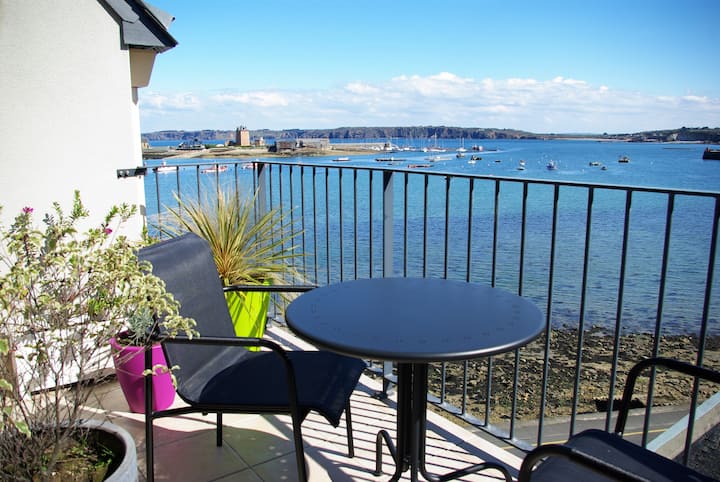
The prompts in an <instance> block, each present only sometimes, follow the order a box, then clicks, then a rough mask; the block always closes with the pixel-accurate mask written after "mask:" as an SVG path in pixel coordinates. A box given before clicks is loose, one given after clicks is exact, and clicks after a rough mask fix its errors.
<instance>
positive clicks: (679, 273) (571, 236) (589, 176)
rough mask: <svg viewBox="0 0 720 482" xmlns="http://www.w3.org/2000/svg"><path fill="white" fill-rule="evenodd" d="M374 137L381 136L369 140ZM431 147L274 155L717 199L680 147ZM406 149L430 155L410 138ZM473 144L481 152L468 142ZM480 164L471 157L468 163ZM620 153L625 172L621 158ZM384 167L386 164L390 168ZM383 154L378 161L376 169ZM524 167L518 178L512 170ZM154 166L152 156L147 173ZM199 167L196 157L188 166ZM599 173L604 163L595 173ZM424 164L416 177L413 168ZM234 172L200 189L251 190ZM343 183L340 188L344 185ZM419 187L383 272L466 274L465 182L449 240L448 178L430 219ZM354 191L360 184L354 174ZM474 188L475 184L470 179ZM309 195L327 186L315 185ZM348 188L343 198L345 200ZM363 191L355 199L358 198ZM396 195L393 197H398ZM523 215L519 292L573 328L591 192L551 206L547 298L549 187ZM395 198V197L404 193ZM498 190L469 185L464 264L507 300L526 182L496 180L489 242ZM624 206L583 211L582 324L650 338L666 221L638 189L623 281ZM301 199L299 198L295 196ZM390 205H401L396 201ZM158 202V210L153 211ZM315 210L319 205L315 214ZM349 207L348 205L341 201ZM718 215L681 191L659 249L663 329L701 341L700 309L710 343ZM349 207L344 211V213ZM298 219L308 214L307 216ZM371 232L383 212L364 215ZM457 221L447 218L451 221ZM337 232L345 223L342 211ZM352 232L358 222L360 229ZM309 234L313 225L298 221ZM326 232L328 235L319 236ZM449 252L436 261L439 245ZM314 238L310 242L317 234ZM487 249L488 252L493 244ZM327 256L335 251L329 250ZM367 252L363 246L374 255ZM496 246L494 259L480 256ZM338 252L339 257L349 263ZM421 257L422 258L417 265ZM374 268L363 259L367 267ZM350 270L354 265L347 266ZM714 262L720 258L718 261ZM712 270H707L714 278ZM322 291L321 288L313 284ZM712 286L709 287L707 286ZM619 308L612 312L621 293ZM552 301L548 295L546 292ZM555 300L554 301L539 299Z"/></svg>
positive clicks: (703, 172)
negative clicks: (401, 246) (344, 157)
mask: <svg viewBox="0 0 720 482" xmlns="http://www.w3.org/2000/svg"><path fill="white" fill-rule="evenodd" d="M368 141H373V142H383V141H385V140H368ZM390 142H391V143H392V144H395V145H397V146H399V147H401V148H402V147H406V146H410V145H411V144H410V142H411V141H406V140H403V139H392V140H390ZM438 144H439V145H440V146H441V147H443V148H445V149H447V152H441V153H440V152H422V151H419V150H418V151H402V150H401V151H398V152H383V151H378V152H372V153H368V154H366V155H360V156H350V158H351V160H350V161H349V162H343V163H342V164H339V163H333V162H332V160H333V158H334V157H335V156H324V157H294V158H288V159H284V161H287V162H290V163H298V164H302V165H305V166H313V165H331V166H332V167H344V166H351V165H352V166H368V167H385V168H388V169H404V168H407V166H408V165H410V164H429V165H430V167H429V168H427V172H443V173H449V174H459V175H469V174H474V175H481V176H489V177H495V178H508V179H518V180H521V179H523V180H550V181H562V182H566V181H567V182H579V183H592V184H597V185H608V186H617V185H620V186H634V187H652V188H666V189H678V190H687V191H694V190H698V191H713V192H717V191H718V190H720V162H718V161H704V160H702V151H703V150H704V149H705V147H706V146H705V145H702V144H681V143H627V142H604V141H603V142H598V141H591V140H588V141H585V140H582V141H581V140H521V141H520V140H476V141H475V140H468V139H465V140H454V141H450V140H438ZM474 144H476V145H478V146H482V150H481V151H480V150H477V151H473V150H472V146H473V145H474ZM461 145H463V146H464V147H465V148H466V149H467V152H465V155H464V157H456V155H455V154H456V149H457V148H458V147H460V146H461ZM414 147H417V148H421V147H427V143H425V145H424V146H423V145H421V144H418V143H415V145H414ZM478 149H479V147H478ZM436 155H440V156H444V160H440V161H434V162H433V161H429V160H428V157H430V156H436ZM473 155H474V156H478V157H481V159H479V160H477V161H475V162H472V163H471V162H468V161H470V158H471V156H473ZM623 156H625V157H627V158H628V159H629V162H627V163H621V162H618V160H619V159H620V158H622V157H623ZM389 158H391V159H389ZM378 159H381V161H378ZM521 160H522V161H523V163H522V166H523V167H524V169H522V170H521V169H519V167H520V166H521ZM247 161H249V160H248V159H241V160H235V159H212V160H203V161H202V162H220V163H223V162H227V163H232V162H247ZM550 161H553V162H554V163H555V165H556V166H557V169H555V170H549V169H548V168H547V164H548V163H549V162H550ZM159 162H160V161H148V164H149V165H157V164H159ZM186 162H187V163H197V162H198V160H195V159H192V160H187V161H186ZM603 166H605V168H604V169H603ZM422 170H423V169H417V170H413V172H422ZM180 172H181V175H180V176H179V179H178V178H177V176H174V175H170V176H168V175H160V176H158V178H157V182H158V183H159V185H160V192H161V201H160V204H161V205H168V204H172V194H171V193H172V192H173V191H177V184H178V182H179V183H180V186H181V191H182V192H183V193H185V192H186V191H188V190H190V191H193V189H194V190H195V192H196V190H197V188H196V187H195V186H196V184H197V171H196V169H194V168H193V169H182V170H181V171H180ZM334 172H335V171H333V174H331V177H332V179H331V182H329V183H328V186H329V192H328V198H329V201H328V205H330V206H333V205H335V204H336V200H337V196H338V193H337V192H336V191H337V186H338V183H337V182H336V181H337V179H336V174H335V173H334ZM238 173H239V174H238V176H237V177H236V176H235V174H234V172H233V170H232V169H229V170H228V171H227V172H225V173H220V174H218V175H215V174H212V175H207V174H204V175H202V176H201V177H203V176H204V179H203V182H204V183H206V184H209V185H210V189H212V188H213V187H212V186H213V182H215V181H216V180H218V181H219V182H220V183H221V184H223V183H227V184H241V185H243V186H244V187H246V188H248V187H251V186H252V184H251V180H252V170H244V171H243V170H239V171H238ZM351 177H352V176H351V175H350V174H348V175H346V176H345V178H344V182H346V181H347V180H348V179H350V178H351ZM421 179H422V178H420V179H416V180H413V181H411V182H410V184H409V185H408V199H409V201H408V202H409V205H411V206H414V207H413V208H412V209H410V210H408V212H407V226H405V225H404V222H405V221H404V213H403V212H402V208H401V207H400V206H396V213H395V216H394V217H395V227H394V231H395V233H396V234H395V238H396V239H398V240H399V239H402V233H403V232H404V230H405V229H407V232H408V239H407V252H406V253H405V252H404V253H403V254H404V255H405V256H402V255H400V256H395V257H394V260H393V261H394V266H393V269H392V271H393V273H392V275H402V274H406V275H408V276H432V277H442V276H447V277H449V278H454V279H464V278H465V277H466V276H467V275H468V273H467V266H468V265H469V263H468V254H467V252H466V251H467V250H466V248H465V246H467V238H468V234H467V232H466V231H467V230H466V229H465V228H463V229H458V230H455V229H453V226H454V225H457V226H465V225H466V223H465V218H467V213H468V205H467V202H466V201H465V199H466V198H467V195H468V193H467V188H464V187H463V186H464V185H463V184H460V185H459V187H457V188H455V189H453V190H452V191H451V192H452V197H451V198H450V200H449V203H450V204H449V207H448V209H447V211H448V214H449V216H450V218H451V222H450V223H449V226H450V227H449V229H448V231H449V232H448V233H445V228H444V220H443V219H444V215H445V202H444V200H445V189H444V186H445V180H444V177H438V178H437V179H431V181H430V187H429V189H428V191H427V192H428V202H427V206H428V207H427V214H426V212H425V211H424V209H422V208H418V206H422V203H423V202H424V200H423V199H424V196H425V194H424V193H425V187H424V185H423V182H422V181H421ZM155 182H156V181H155V177H154V176H153V175H152V174H151V175H149V176H147V178H146V195H147V199H148V214H149V215H150V217H151V219H152V215H153V214H154V213H155V212H157V203H155V202H154V200H155V199H156V197H157V195H156V190H155ZM359 182H360V185H361V186H360V187H361V188H362V183H363V182H364V181H363V177H360V181H359ZM478 185H479V186H480V183H478ZM316 188H317V189H324V186H323V185H322V182H321V183H320V184H316ZM347 192H349V191H346V192H345V194H344V196H348V194H347ZM360 192H364V191H363V190H362V189H361V190H360ZM397 192H398V193H400V192H402V191H397ZM529 192H530V194H529V197H530V200H531V202H529V203H528V211H527V213H526V220H525V223H526V229H527V240H526V245H525V247H524V254H523V260H522V263H523V278H524V279H523V280H522V287H521V289H522V293H523V295H524V296H528V297H530V298H532V299H533V300H534V301H535V302H536V303H538V305H539V306H542V307H543V308H545V309H550V311H551V312H552V315H551V318H552V322H553V324H554V325H557V326H564V325H573V324H577V321H578V319H579V316H580V310H581V306H580V304H581V300H582V297H581V290H580V287H581V286H582V284H583V269H584V266H583V256H584V250H585V220H586V216H587V209H586V208H587V190H586V189H577V190H575V189H573V188H563V189H562V190H561V196H560V199H559V201H558V204H559V207H560V213H561V215H560V216H559V218H558V219H557V231H556V239H555V243H556V247H555V253H554V255H555V265H554V267H553V269H554V279H553V286H552V289H551V290H550V289H549V286H548V283H549V280H548V274H549V269H550V266H549V259H550V257H551V254H552V253H551V245H552V243H551V232H552V229H551V227H552V223H553V219H552V203H553V200H552V198H553V195H554V194H553V186H552V185H537V184H532V185H531V186H530V188H529ZM373 195H374V197H375V198H376V199H375V200H374V201H373V203H374V205H375V206H376V207H377V206H380V205H381V202H380V197H379V196H380V189H379V188H377V189H375V190H374V194H373ZM400 195H401V194H396V197H397V196H400ZM323 196H324V193H322V194H319V196H318V197H319V198H320V199H319V201H318V202H319V203H320V204H322V203H324V201H323V200H322V197H323ZM494 196H495V193H494V188H493V184H492V183H485V184H484V185H482V186H481V187H478V188H477V192H476V193H475V198H474V201H473V232H472V233H471V234H470V236H471V237H472V246H473V248H472V252H471V253H470V255H469V256H470V258H471V259H472V263H470V265H471V272H470V278H471V279H472V280H473V281H479V282H483V283H488V282H493V283H495V284H496V285H497V286H500V287H504V288H506V289H510V290H512V291H515V292H517V291H518V290H519V288H520V287H519V286H518V283H519V281H518V273H519V266H520V264H521V261H520V252H521V249H520V239H521V236H520V226H521V225H522V219H521V216H522V203H521V200H522V185H521V184H512V183H504V184H503V186H502V193H501V196H500V198H499V199H500V200H499V202H498V206H499V207H500V212H499V213H498V219H499V228H498V231H497V238H495V239H494V237H493V236H494V235H493V232H492V230H493V224H492V223H493V217H494V215H495V213H494V211H493V210H494V206H495V204H494V202H495V201H494ZM368 202H369V200H368V199H358V201H357V203H358V206H359V208H358V211H359V213H360V214H359V216H360V217H361V218H362V217H363V216H364V214H363V213H368V212H370V211H369V209H368V206H367V205H368ZM626 202H627V198H626V196H625V193H624V192H623V191H613V190H597V194H596V195H595V199H594V203H593V211H592V223H591V228H592V229H591V240H590V244H591V246H592V249H591V251H590V258H589V260H588V272H589V276H588V279H587V290H586V298H585V306H584V308H583V309H584V312H583V314H582V316H583V317H584V319H585V322H586V324H587V325H586V326H601V327H605V328H608V327H610V328H611V327H612V326H613V324H614V323H615V322H616V320H618V319H621V320H622V326H621V329H622V330H625V331H627V330H631V331H652V327H653V325H654V323H655V320H656V318H657V306H658V289H659V280H660V278H661V269H662V266H661V260H662V257H663V246H664V229H665V222H666V213H667V196H665V195H660V194H654V193H643V192H638V193H635V194H634V196H633V199H632V210H631V230H630V232H629V236H628V246H627V260H626V267H625V273H621V266H620V262H621V261H620V255H619V253H621V252H622V249H623V245H622V240H623V236H622V235H623V229H624V221H625V204H626ZM296 204H297V201H296ZM396 204H400V203H397V199H396ZM153 206H154V207H153ZM320 207H321V208H322V207H323V206H322V205H321V206H320ZM346 209H352V207H351V206H347V208H346ZM714 209H715V205H714V199H713V198H694V197H691V196H683V195H678V196H677V197H676V207H675V214H674V217H673V237H672V239H671V242H670V248H669V255H670V256H669V260H670V261H669V265H668V272H667V274H666V278H665V279H666V286H665V299H664V306H663V316H662V318H663V333H698V332H699V326H700V320H701V319H702V318H703V317H704V316H705V315H704V313H705V311H706V310H707V313H708V318H709V320H710V324H709V331H710V333H711V334H720V322H718V317H720V314H719V313H718V310H720V290H719V289H717V288H715V287H714V286H713V287H712V293H711V297H710V300H711V301H710V303H709V304H708V305H707V306H706V304H705V297H706V292H705V290H706V288H705V286H706V281H707V279H708V267H709V262H710V261H709V255H710V253H709V251H710V244H711V239H712V232H711V231H712V219H713V210H714ZM346 212H350V211H346ZM306 216H308V213H306ZM373 216H375V219H374V221H375V222H376V223H377V222H378V220H379V219H380V216H381V214H377V213H376V214H373ZM426 216H427V222H428V226H429V228H430V229H429V232H428V234H427V239H424V238H423V226H424V223H425V221H426V219H425V217H426ZM453 219H455V220H457V223H455V222H454V221H453ZM344 222H345V223H350V222H351V220H350V217H349V216H347V217H346V219H345V221H344ZM360 222H361V224H363V223H366V222H367V219H366V218H363V219H361V220H360ZM308 226H310V225H309V224H308ZM340 229H341V226H340V224H339V222H338V221H337V219H334V217H331V218H330V219H329V220H328V221H327V225H326V221H325V218H324V217H321V218H319V219H318V220H317V225H316V226H314V227H306V243H308V244H307V245H308V246H313V245H318V246H321V247H322V246H324V244H325V243H326V241H327V239H330V240H333V239H335V240H336V239H337V238H338V236H339V232H340ZM342 229H343V230H344V231H345V232H346V233H350V232H352V226H343V227H342ZM325 233H327V234H325ZM359 234H360V236H359V238H358V243H359V244H360V246H358V248H357V250H354V249H353V252H357V253H360V254H359V258H360V259H359V261H360V262H361V263H364V264H366V265H367V264H373V265H374V266H375V267H376V268H375V269H374V270H373V273H372V275H373V276H377V275H378V272H377V269H378V267H380V266H381V264H382V259H381V256H382V255H381V249H380V248H379V247H380V246H382V244H381V243H382V241H381V236H382V233H381V232H380V231H379V228H378V229H375V231H374V233H373V234H372V235H371V237H372V239H374V241H373V242H374V243H375V248H374V254H373V255H372V256H373V259H369V258H370V256H371V255H370V254H368V245H369V242H370V238H369V237H368V236H367V235H365V236H363V235H362V233H359ZM446 234H447V239H448V241H447V243H448V244H447V245H448V246H449V249H448V250H447V253H445V243H446V241H445V238H446ZM315 235H316V236H317V239H314V238H313V236H315ZM493 243H495V246H493ZM335 251H337V250H335ZM370 251H373V250H370ZM493 251H495V253H496V259H495V261H494V264H493V259H492V256H491V255H490V254H489V253H492V252H493ZM353 252H351V250H350V249H348V250H347V251H346V252H345V253H344V255H343V256H344V258H345V259H347V258H352V256H353ZM423 253H426V254H427V255H426V256H425V257H423ZM326 259H330V264H333V265H335V264H337V263H339V255H338V253H337V252H335V253H333V254H332V256H329V257H328V258H326V257H325V256H317V260H318V262H319V263H320V264H321V266H320V271H323V269H324V268H325V267H324V266H323V263H325V264H327V262H326ZM369 261H370V263H368V262H369ZM350 264H352V260H350ZM714 264H715V265H717V261H715V263H714ZM716 271H717V269H716ZM355 275H358V276H361V277H362V276H368V275H370V272H369V271H367V272H360V273H357V274H356V273H353V272H350V271H347V272H346V273H345V276H346V277H347V276H355ZM336 276H337V273H333V274H332V275H330V274H329V275H328V278H330V281H337V279H335V277H336ZM620 276H624V277H625V283H624V284H623V285H622V286H621V285H620V284H619V281H618V280H619V277H620ZM319 280H320V282H322V281H323V280H324V277H323V276H319ZM715 284H717V283H715ZM621 291H622V297H623V302H622V304H618V297H619V295H620V294H621V293H620V292H621ZM550 292H552V300H549V293H550ZM549 301H551V303H549Z"/></svg>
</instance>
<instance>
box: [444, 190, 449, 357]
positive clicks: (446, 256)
mask: <svg viewBox="0 0 720 482" xmlns="http://www.w3.org/2000/svg"><path fill="white" fill-rule="evenodd" d="M443 251H444V253H443V278H445V279H447V278H448V264H449V256H450V176H445V239H444V243H443ZM444 367H445V365H444V364H443V369H444Z"/></svg>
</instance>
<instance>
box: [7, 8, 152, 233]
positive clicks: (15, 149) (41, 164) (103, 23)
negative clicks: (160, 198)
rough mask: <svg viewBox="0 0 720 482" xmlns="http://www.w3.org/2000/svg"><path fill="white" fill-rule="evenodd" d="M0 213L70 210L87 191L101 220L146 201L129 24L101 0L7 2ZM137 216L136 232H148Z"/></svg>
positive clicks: (133, 229) (86, 196)
mask: <svg viewBox="0 0 720 482" xmlns="http://www.w3.org/2000/svg"><path fill="white" fill-rule="evenodd" d="M0 59H2V61H1V62H0V146H2V147H1V148H0V205H2V206H3V212H2V214H1V215H0V216H1V217H2V221H3V223H5V224H6V226H7V225H9V223H10V222H11V220H12V218H13V217H14V216H15V214H16V213H17V212H18V211H19V210H20V209H21V208H22V207H23V206H32V207H33V208H34V209H35V211H36V212H41V213H44V212H47V211H49V209H50V206H51V204H52V202H53V201H58V202H60V203H61V205H63V206H64V207H67V208H68V209H69V207H70V203H71V200H72V195H73V190H75V189H79V190H80V194H81V196H82V200H83V203H84V204H85V206H86V207H87V208H88V209H89V210H90V213H91V215H92V217H93V222H97V221H98V220H100V219H101V218H102V217H103V216H104V214H105V213H106V212H107V210H108V208H109V207H110V206H112V205H113V204H118V203H122V202H126V203H132V204H139V205H143V204H144V194H143V190H142V179H141V178H130V179H117V177H116V169H120V168H127V167H133V166H138V165H141V164H142V161H141V147H140V122H139V114H138V109H137V101H136V96H134V95H133V89H132V88H131V86H130V85H131V83H130V64H129V52H128V50H123V48H122V46H121V38H120V27H119V25H118V23H117V22H116V21H115V19H113V18H112V17H111V16H110V14H109V13H108V11H106V10H105V8H104V7H103V6H102V5H101V4H100V3H99V2H98V0H72V1H57V0H33V1H27V0H0ZM141 227H142V220H141V218H140V217H138V218H137V219H136V220H135V223H134V224H133V225H132V226H130V227H129V228H130V230H129V233H130V234H134V233H137V234H138V235H139V233H140V229H141Z"/></svg>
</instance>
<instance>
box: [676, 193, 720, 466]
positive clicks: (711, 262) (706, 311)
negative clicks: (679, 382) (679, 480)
mask: <svg viewBox="0 0 720 482" xmlns="http://www.w3.org/2000/svg"><path fill="white" fill-rule="evenodd" d="M719 220H720V196H715V213H714V218H713V226H712V236H711V240H710V254H709V255H708V269H707V275H706V279H705V300H704V302H703V314H702V324H701V325H700V339H699V340H698V351H697V358H696V360H695V364H696V365H700V366H702V365H703V363H704V357H705V343H706V342H707V332H708V323H709V321H710V302H711V300H712V290H713V278H714V276H715V262H716V256H717V244H718V223H719ZM699 391H700V380H699V379H697V378H696V379H695V382H694V383H693V391H692V398H691V401H690V413H689V414H688V427H687V433H686V434H685V451H684V453H683V464H685V465H687V464H688V460H689V459H690V451H691V450H692V443H693V431H694V429H695V415H696V413H697V405H698V393H699Z"/></svg>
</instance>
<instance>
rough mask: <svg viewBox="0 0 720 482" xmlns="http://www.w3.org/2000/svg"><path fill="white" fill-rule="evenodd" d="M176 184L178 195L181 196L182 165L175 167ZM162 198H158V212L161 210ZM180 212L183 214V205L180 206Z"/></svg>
mask: <svg viewBox="0 0 720 482" xmlns="http://www.w3.org/2000/svg"><path fill="white" fill-rule="evenodd" d="M175 185H176V186H177V193H178V197H179V196H180V192H181V191H180V166H177V167H176V168H175ZM159 203H160V200H159V199H158V212H160V204H159ZM178 212H179V213H180V215H182V207H181V206H178Z"/></svg>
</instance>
